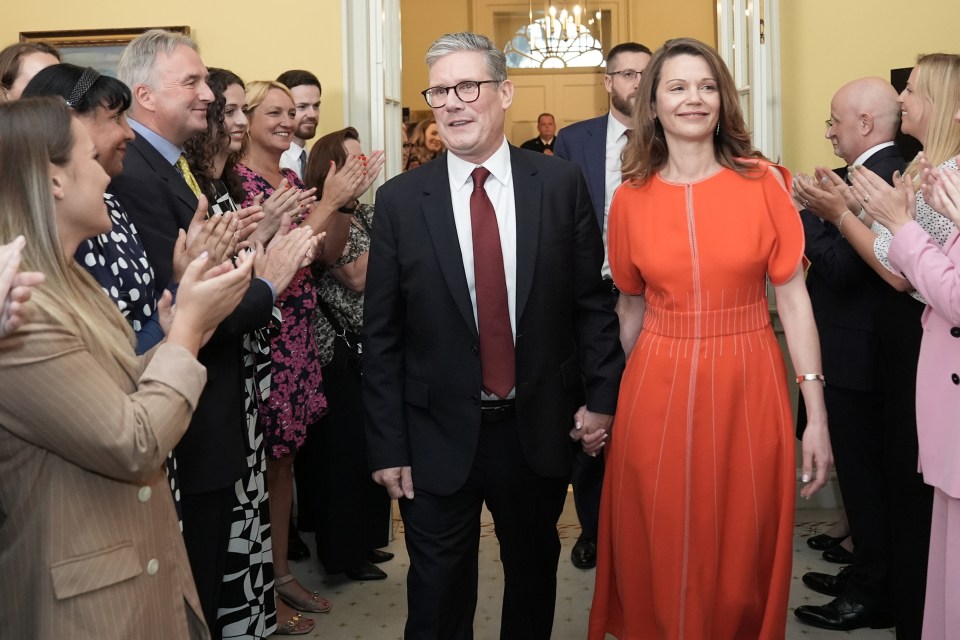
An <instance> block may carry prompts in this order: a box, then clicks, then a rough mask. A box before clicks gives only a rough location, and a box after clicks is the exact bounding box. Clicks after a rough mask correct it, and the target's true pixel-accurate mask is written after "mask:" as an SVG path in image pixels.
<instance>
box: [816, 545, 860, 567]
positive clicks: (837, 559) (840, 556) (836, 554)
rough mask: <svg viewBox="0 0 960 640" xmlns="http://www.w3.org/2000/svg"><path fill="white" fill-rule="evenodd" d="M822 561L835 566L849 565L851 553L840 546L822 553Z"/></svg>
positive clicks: (851, 560) (851, 557)
mask: <svg viewBox="0 0 960 640" xmlns="http://www.w3.org/2000/svg"><path fill="white" fill-rule="evenodd" d="M823 559H824V560H826V561H827V562H833V563H835V564H850V563H851V562H853V551H847V550H846V549H844V548H843V547H841V546H840V545H837V546H836V547H834V548H833V549H827V550H826V551H824V552H823Z"/></svg>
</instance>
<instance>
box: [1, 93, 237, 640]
mask: <svg viewBox="0 0 960 640" xmlns="http://www.w3.org/2000/svg"><path fill="white" fill-rule="evenodd" d="M108 182H109V178H108V176H107V174H106V173H105V172H104V170H103V168H102V167H101V166H100V164H99V163H98V162H97V160H96V147H95V146H94V144H93V142H92V140H91V139H90V135H89V134H88V133H87V131H86V129H85V127H84V126H83V125H82V124H81V123H80V122H79V121H78V120H77V119H76V118H71V116H70V112H69V111H68V109H67V106H66V105H65V104H64V102H63V100H62V99H60V98H31V99H27V100H21V101H19V102H14V103H8V104H4V105H0V237H2V238H10V237H15V236H18V235H22V236H24V237H25V238H28V239H29V241H28V242H27V243H26V246H25V247H24V248H23V253H22V266H23V267H24V268H25V269H28V270H32V271H40V272H42V273H43V274H44V277H45V282H44V283H43V285H42V286H39V287H38V288H37V289H36V290H35V291H34V292H33V297H32V299H31V300H30V301H29V302H27V303H26V304H24V307H23V312H24V323H23V325H22V326H21V327H19V328H17V329H16V330H15V331H13V332H12V333H10V334H9V335H7V336H4V337H2V338H0V387H2V388H3V393H2V395H0V510H2V511H3V513H4V515H5V517H4V518H3V522H2V524H0V550H2V551H0V582H2V583H3V584H4V586H5V593H6V601H5V604H4V606H3V607H2V608H0V628H3V629H4V632H5V633H8V634H9V635H11V636H13V637H35V636H39V637H67V636H71V635H76V633H77V630H78V629H83V630H84V631H85V632H87V633H89V634H92V635H95V636H96V637H98V638H118V639H119V638H124V639H125V638H132V637H137V638H157V639H158V640H159V639H162V638H187V637H189V638H207V637H209V632H208V630H207V628H206V625H205V624H204V622H203V613H202V610H201V608H200V603H199V600H198V598H197V594H196V590H195V588H194V586H193V578H192V575H191V572H190V567H189V563H188V561H187V557H186V551H185V549H184V545H183V539H182V537H181V535H180V529H179V527H178V524H177V516H176V512H175V510H174V506H173V499H172V497H171V494H170V491H169V490H168V489H167V488H166V481H165V478H164V474H163V471H162V467H163V463H164V459H165V457H166V455H167V453H168V452H169V451H170V449H171V448H172V447H173V446H174V445H175V444H176V443H177V441H178V440H179V439H180V437H181V436H182V435H183V434H184V432H185V430H186V428H187V425H188V423H189V420H190V415H191V413H192V411H193V409H194V407H195V406H196V403H197V399H198V397H199V395H200V392H201V390H202V388H203V386H204V384H205V381H206V371H205V369H204V368H203V366H201V365H200V364H199V362H197V359H196V356H197V352H198V350H199V349H200V347H201V346H202V345H203V344H204V342H205V341H206V339H207V338H208V337H209V335H210V334H211V333H212V331H213V329H214V328H216V326H217V324H219V322H220V321H221V320H222V319H223V318H224V317H225V316H226V315H227V314H228V313H229V312H230V311H232V310H233V308H234V307H235V306H236V305H237V303H238V302H239V301H240V299H241V298H242V296H243V293H244V292H245V291H246V289H247V287H248V286H249V282H250V274H251V269H252V265H253V262H252V260H250V259H243V260H241V261H240V265H239V266H238V267H237V268H234V267H233V266H232V265H231V264H230V263H229V262H225V263H223V264H220V265H217V266H214V267H213V268H212V269H210V270H208V271H207V272H206V274H204V271H205V270H206V269H207V266H208V265H207V264H206V263H207V259H206V254H202V255H201V257H200V258H198V259H197V260H194V261H193V262H191V264H190V266H189V267H188V268H187V271H186V273H185V274H184V277H183V279H182V281H181V283H180V287H179V291H178V294H177V305H176V307H172V305H171V298H170V296H169V294H166V295H164V297H163V299H162V301H161V303H160V312H161V317H163V318H164V321H163V323H164V324H165V328H166V329H167V331H166V334H167V337H166V340H165V341H164V342H163V343H161V344H160V345H159V346H157V347H156V348H154V349H153V350H152V351H150V352H148V353H147V354H146V355H145V356H142V357H138V356H136V355H135V353H134V334H133V331H132V329H131V328H130V326H129V324H128V323H127V322H126V321H125V320H124V318H123V316H122V315H121V314H120V312H119V310H118V309H117V308H116V306H115V305H114V304H113V303H112V301H111V300H110V299H109V298H108V297H107V296H106V295H105V294H104V293H103V291H102V290H101V288H100V286H99V285H98V284H97V283H96V281H95V280H94V279H93V278H92V277H91V276H90V275H89V274H88V273H87V272H86V271H84V270H83V268H82V267H81V266H80V265H79V264H77V263H76V261H75V260H74V254H75V252H76V250H77V247H78V246H79V245H80V243H81V242H82V241H83V240H84V239H86V238H88V237H91V236H94V235H97V234H100V233H104V232H106V231H108V230H109V229H110V226H111V222H110V217H109V216H108V214H107V209H106V207H105V206H104V201H103V193H104V190H105V189H106V187H107V183H108Z"/></svg>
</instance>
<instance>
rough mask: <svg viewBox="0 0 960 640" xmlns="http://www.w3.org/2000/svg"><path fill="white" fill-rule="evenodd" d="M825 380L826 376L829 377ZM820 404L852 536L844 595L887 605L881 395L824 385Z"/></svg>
mask: <svg viewBox="0 0 960 640" xmlns="http://www.w3.org/2000/svg"><path fill="white" fill-rule="evenodd" d="M828 380H829V377H828ZM823 392H824V400H825V402H826V405H827V416H829V421H830V442H831V444H832V446H833V457H834V461H835V462H836V465H837V476H838V477H839V479H840V493H841V495H842V496H843V505H844V507H845V509H846V512H847V519H848V520H849V522H850V533H851V535H852V536H853V563H852V565H851V567H850V571H849V574H848V580H847V595H849V596H850V597H851V598H853V599H854V600H856V601H857V602H860V603H862V604H865V605H868V606H872V607H882V608H884V609H887V608H888V607H889V606H890V602H889V598H890V592H889V589H890V563H889V550H888V549H887V534H886V529H887V502H888V500H887V496H886V492H885V491H883V490H882V489H881V487H883V486H884V482H885V477H886V468H885V463H884V454H883V451H884V446H883V438H882V437H881V436H880V435H879V434H878V433H877V431H878V425H880V424H881V418H882V396H881V395H880V394H878V393H875V392H871V391H856V390H853V389H841V388H840V387H837V386H835V385H831V384H829V383H828V384H827V386H826V387H824V390H823Z"/></svg>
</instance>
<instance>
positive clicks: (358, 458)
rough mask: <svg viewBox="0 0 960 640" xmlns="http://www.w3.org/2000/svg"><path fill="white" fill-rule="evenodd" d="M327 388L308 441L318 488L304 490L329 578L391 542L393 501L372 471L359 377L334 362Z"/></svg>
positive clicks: (326, 373) (329, 368) (325, 375)
mask: <svg viewBox="0 0 960 640" xmlns="http://www.w3.org/2000/svg"><path fill="white" fill-rule="evenodd" d="M323 384H324V390H325V392H326V395H327V406H328V409H327V414H326V415H325V416H324V417H323V418H322V419H321V420H320V422H318V423H317V424H316V425H315V426H314V427H313V430H312V432H311V433H310V436H309V438H307V441H308V442H309V443H310V446H311V447H312V449H313V451H312V456H311V457H312V461H313V464H315V468H313V469H312V470H310V471H309V475H310V476H311V477H312V478H314V479H315V484H314V485H312V486H309V487H303V489H306V491H307V494H308V497H307V499H308V500H309V504H310V508H309V511H310V512H311V513H312V514H313V516H314V522H313V524H314V527H315V529H314V530H315V531H316V540H317V556H318V558H319V560H320V562H321V563H322V564H323V568H324V570H325V571H326V572H327V573H341V572H343V571H348V570H350V569H356V568H358V567H359V566H360V565H362V564H363V563H364V562H366V561H367V552H368V551H369V550H370V549H378V548H380V547H384V546H386V545H387V542H389V535H390V496H389V495H388V494H387V490H386V489H385V488H384V487H382V486H380V485H378V484H377V483H375V482H374V481H373V479H372V478H371V476H370V471H369V470H368V466H367V443H366V438H365V437H364V427H363V400H362V398H361V391H360V376H359V372H358V371H357V370H355V369H353V368H351V367H349V366H347V365H345V363H342V362H340V361H338V360H337V359H334V360H333V361H332V362H331V363H330V364H329V365H327V366H325V367H323ZM297 464H298V465H299V464H300V458H298V459H297Z"/></svg>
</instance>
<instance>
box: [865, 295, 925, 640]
mask: <svg viewBox="0 0 960 640" xmlns="http://www.w3.org/2000/svg"><path fill="white" fill-rule="evenodd" d="M923 309H924V305H923V304H921V303H920V302H917V301H916V300H914V299H913V298H911V297H910V296H908V295H907V294H905V293H897V292H895V291H893V290H892V289H891V290H889V291H888V292H885V295H884V298H883V302H882V303H881V305H880V307H879V309H878V314H877V319H876V329H877V335H878V338H879V341H880V353H881V357H880V371H879V374H880V378H879V380H880V392H881V394H882V396H883V415H882V421H881V423H880V427H881V433H882V438H883V441H884V468H885V469H886V484H885V485H884V487H882V488H881V490H883V491H884V492H885V496H884V497H885V498H886V500H887V504H888V511H887V520H886V523H887V526H886V527H885V531H886V532H887V533H888V535H889V539H888V540H889V542H888V548H889V550H890V553H889V556H890V565H891V578H892V587H893V592H892V597H893V602H894V615H895V619H896V624H897V640H913V639H916V640H919V639H920V636H921V630H922V628H923V602H924V595H925V594H926V579H927V552H928V550H929V547H930V519H931V517H932V513H933V489H932V487H930V486H929V485H926V484H924V482H923V478H922V477H921V475H920V474H919V473H917V460H918V456H919V453H918V444H917V407H916V385H917V361H918V359H919V354H920V338H921V336H922V328H921V325H920V316H921V314H922V313H923Z"/></svg>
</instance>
